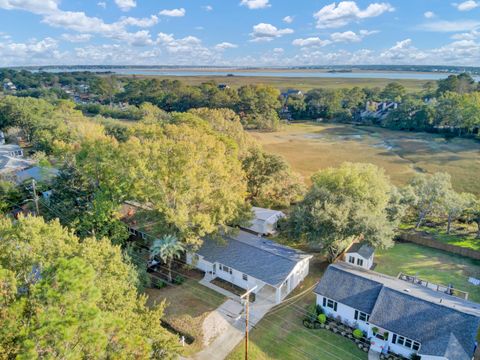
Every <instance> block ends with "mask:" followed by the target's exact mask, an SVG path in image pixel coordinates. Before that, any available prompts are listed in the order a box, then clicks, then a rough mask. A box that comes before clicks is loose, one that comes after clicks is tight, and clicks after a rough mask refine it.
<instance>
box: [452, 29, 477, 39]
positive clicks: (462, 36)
mask: <svg viewBox="0 0 480 360" xmlns="http://www.w3.org/2000/svg"><path fill="white" fill-rule="evenodd" d="M451 38H452V39H455V40H475V39H478V38H480V30H479V31H477V30H472V31H470V32H468V33H461V34H453V35H452V36H451Z"/></svg>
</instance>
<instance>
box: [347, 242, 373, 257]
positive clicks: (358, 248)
mask: <svg viewBox="0 0 480 360" xmlns="http://www.w3.org/2000/svg"><path fill="white" fill-rule="evenodd" d="M374 252H375V249H374V248H373V247H372V246H370V245H368V244H367V243H355V244H353V245H352V246H350V248H349V249H348V250H347V251H346V253H347V254H348V253H357V254H360V255H361V256H362V257H364V258H365V259H368V258H370V256H372V255H373V253H374Z"/></svg>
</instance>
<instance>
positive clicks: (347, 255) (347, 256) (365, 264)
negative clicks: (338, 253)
mask: <svg viewBox="0 0 480 360" xmlns="http://www.w3.org/2000/svg"><path fill="white" fill-rule="evenodd" d="M350 257H352V258H354V261H355V262H354V263H351V262H350ZM373 257H374V255H372V256H370V257H369V258H368V259H367V258H364V257H363V256H361V255H360V254H358V253H345V262H347V263H348V264H351V265H355V266H361V267H362V268H365V269H367V270H370V269H371V268H372V266H373ZM359 259H360V260H362V261H363V264H362V265H358V260H359Z"/></svg>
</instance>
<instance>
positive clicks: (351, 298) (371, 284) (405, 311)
mask: <svg viewBox="0 0 480 360" xmlns="http://www.w3.org/2000/svg"><path fill="white" fill-rule="evenodd" d="M315 292H316V293H317V294H320V295H323V296H326V297H328V298H331V299H333V300H335V301H338V302H340V303H343V304H345V305H348V306H351V307H353V308H355V309H358V310H361V311H363V312H366V313H368V314H371V315H370V323H371V324H374V325H376V326H379V327H382V328H384V329H386V330H388V331H391V332H394V333H397V334H399V335H402V336H405V337H408V338H410V339H412V340H415V341H418V342H420V344H421V348H420V351H419V354H422V355H432V356H440V357H445V358H447V359H451V360H453V359H455V360H470V359H471V357H472V356H473V351H474V348H475V339H476V335H477V330H478V328H479V326H480V317H479V314H480V313H479V309H478V307H479V304H476V303H472V302H469V301H466V300H462V299H458V298H455V297H452V296H449V295H446V294H443V293H440V292H436V291H433V290H430V289H428V288H425V287H423V286H419V285H414V284H411V283H407V282H405V281H403V280H400V279H396V278H393V277H390V276H386V275H383V274H379V273H376V272H373V271H367V270H363V269H360V268H355V267H352V266H349V265H348V264H346V263H337V264H335V265H330V266H329V267H328V268H327V270H326V272H325V274H324V275H323V277H322V279H321V280H320V282H319V284H318V285H317V288H316V289H315Z"/></svg>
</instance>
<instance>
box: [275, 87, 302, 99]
mask: <svg viewBox="0 0 480 360" xmlns="http://www.w3.org/2000/svg"><path fill="white" fill-rule="evenodd" d="M280 96H281V97H282V98H283V99H284V100H285V101H286V100H287V99H288V97H289V96H303V93H302V92H301V91H300V90H296V89H288V90H286V91H283V92H282V93H281V94H280Z"/></svg>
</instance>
